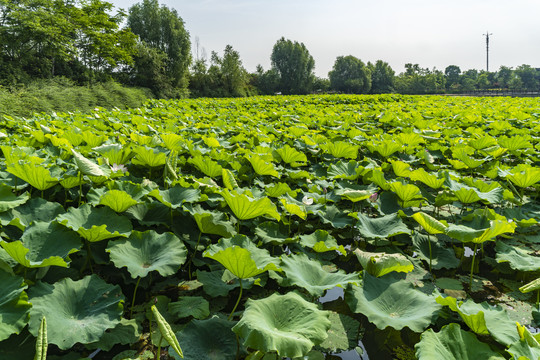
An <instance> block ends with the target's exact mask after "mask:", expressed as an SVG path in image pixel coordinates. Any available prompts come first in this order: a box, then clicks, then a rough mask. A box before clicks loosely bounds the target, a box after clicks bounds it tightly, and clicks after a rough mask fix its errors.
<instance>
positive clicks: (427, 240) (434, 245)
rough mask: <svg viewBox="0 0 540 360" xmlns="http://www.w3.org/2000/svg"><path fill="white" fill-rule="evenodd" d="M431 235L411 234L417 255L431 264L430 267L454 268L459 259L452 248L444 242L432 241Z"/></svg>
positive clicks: (436, 268)
mask: <svg viewBox="0 0 540 360" xmlns="http://www.w3.org/2000/svg"><path fill="white" fill-rule="evenodd" d="M431 238H432V237H431V236H429V235H422V234H418V233H415V234H414V235H413V236H412V241H413V246H414V250H415V251H416V253H417V254H418V257H419V258H420V259H422V260H424V261H427V262H429V263H430V264H431V268H432V269H435V270H438V269H455V268H456V267H458V265H459V259H458V258H457V257H456V254H455V253H454V250H453V249H452V248H451V247H448V246H447V245H446V244H445V243H444V242H441V241H433V240H431Z"/></svg>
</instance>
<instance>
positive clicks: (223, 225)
mask: <svg viewBox="0 0 540 360" xmlns="http://www.w3.org/2000/svg"><path fill="white" fill-rule="evenodd" d="M186 209H187V210H188V211H189V213H190V214H191V215H193V218H194V219H195V222H196V223H197V226H198V227H199V231H200V232H202V233H204V234H214V235H221V236H223V237H231V236H232V235H233V234H235V233H236V230H235V229H234V227H233V225H232V223H231V222H230V221H228V220H227V219H226V217H225V214H224V213H222V212H218V211H208V210H204V209H203V208H202V207H201V206H199V205H197V206H194V207H188V206H186Z"/></svg>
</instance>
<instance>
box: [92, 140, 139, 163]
mask: <svg viewBox="0 0 540 360" xmlns="http://www.w3.org/2000/svg"><path fill="white" fill-rule="evenodd" d="M92 150H94V151H97V152H98V153H99V154H100V155H101V156H103V157H104V158H106V159H107V160H108V162H109V164H110V165H113V164H116V165H121V164H122V165H123V164H126V163H127V162H128V161H129V160H130V159H131V158H132V157H133V156H135V153H133V151H132V150H131V149H130V148H128V147H123V146H122V145H120V144H108V145H101V146H98V147H95V148H93V149H92Z"/></svg>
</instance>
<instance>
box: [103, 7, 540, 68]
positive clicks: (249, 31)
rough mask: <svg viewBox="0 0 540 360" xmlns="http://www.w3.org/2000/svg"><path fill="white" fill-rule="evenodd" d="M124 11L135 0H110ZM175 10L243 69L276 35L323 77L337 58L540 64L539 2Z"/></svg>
mask: <svg viewBox="0 0 540 360" xmlns="http://www.w3.org/2000/svg"><path fill="white" fill-rule="evenodd" d="M109 1H110V2H112V3H113V4H114V5H115V6H116V7H120V8H123V9H125V10H127V9H128V8H129V7H130V6H132V5H133V4H135V3H137V2H138V1H136V0H109ZM160 3H161V4H164V5H166V6H168V7H169V8H175V9H176V10H177V11H178V14H179V15H180V16H181V17H182V19H183V20H184V22H185V25H186V28H187V30H188V31H189V33H190V35H191V41H192V49H194V48H195V46H194V45H193V44H194V40H195V37H198V38H199V42H200V48H204V49H205V50H206V53H207V55H208V57H210V52H211V51H212V50H213V51H217V52H218V53H219V54H220V55H221V54H222V53H223V49H224V48H225V46H226V45H227V44H230V45H232V47H233V48H234V49H235V50H237V51H238V52H239V53H240V57H241V59H242V62H243V65H244V67H245V68H246V69H247V70H248V71H250V72H252V71H255V67H256V66H257V64H261V65H262V66H263V67H264V68H265V70H266V69H268V68H269V67H270V54H271V52H272V47H273V46H274V44H275V43H276V41H277V40H278V39H279V38H281V37H282V36H284V37H285V38H286V39H290V40H293V41H298V42H303V43H304V44H305V45H306V47H307V49H308V50H309V52H310V53H311V55H312V56H313V58H314V59H315V73H316V74H317V76H322V77H327V75H328V71H330V70H331V69H332V66H333V64H334V61H335V59H336V57H337V56H341V55H353V56H356V57H358V58H360V59H361V60H362V61H364V62H365V63H367V62H368V61H371V62H375V61H376V60H379V59H380V60H383V61H386V62H388V63H389V64H390V66H391V67H392V68H393V69H394V70H395V72H396V74H398V73H400V72H403V71H404V65H405V63H413V64H414V63H417V64H419V65H420V66H421V67H424V68H426V67H427V68H430V69H431V68H433V67H436V68H437V69H439V70H444V69H445V67H446V66H448V65H458V66H459V67H460V68H461V70H462V71H463V70H467V69H485V68H486V39H485V36H483V34H485V33H486V32H487V31H489V32H490V33H492V34H493V35H491V36H490V43H489V44H490V46H489V69H490V71H495V70H497V69H499V67H500V66H501V65H506V66H511V67H514V68H515V67H516V66H519V65H521V64H529V65H531V66H533V67H540V20H539V17H538V16H539V15H540V1H539V0H511V1H510V0H467V1H466V0H453V1H449V0H447V1H442V0H429V1H428V0H371V1H365V0H356V1H355V0H333V1H329V0H326V1H323V0H310V1H308V0H266V1H263V0H161V1H160Z"/></svg>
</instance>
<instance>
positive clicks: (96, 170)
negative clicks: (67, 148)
mask: <svg viewBox="0 0 540 360" xmlns="http://www.w3.org/2000/svg"><path fill="white" fill-rule="evenodd" d="M71 153H72V154H73V158H74V159H75V164H76V165H77V167H78V168H79V171H80V172H81V173H82V174H84V175H88V176H98V177H99V176H105V177H106V176H108V175H109V174H107V173H106V172H105V171H104V170H103V169H102V168H101V167H99V165H98V164H96V163H94V162H92V161H91V160H89V159H87V158H85V157H84V156H82V155H81V154H79V153H78V152H77V151H75V150H74V149H71Z"/></svg>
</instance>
